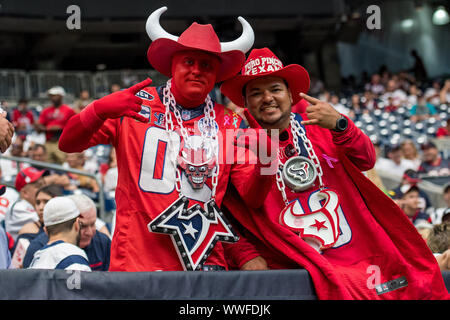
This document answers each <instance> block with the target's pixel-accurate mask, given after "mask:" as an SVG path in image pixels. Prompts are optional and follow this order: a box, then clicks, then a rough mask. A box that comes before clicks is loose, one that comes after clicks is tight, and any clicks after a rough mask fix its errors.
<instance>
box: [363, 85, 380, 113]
mask: <svg viewBox="0 0 450 320" xmlns="http://www.w3.org/2000/svg"><path fill="white" fill-rule="evenodd" d="M361 102H362V105H363V108H364V109H366V110H368V111H369V112H372V111H374V110H376V109H378V101H377V100H376V99H375V94H374V93H373V92H372V91H370V90H366V91H365V92H364V97H363V98H362V99H361Z"/></svg>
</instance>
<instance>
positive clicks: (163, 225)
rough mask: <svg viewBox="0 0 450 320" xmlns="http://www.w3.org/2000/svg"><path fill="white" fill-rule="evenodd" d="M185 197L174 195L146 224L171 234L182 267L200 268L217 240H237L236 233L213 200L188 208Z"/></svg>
mask: <svg viewBox="0 0 450 320" xmlns="http://www.w3.org/2000/svg"><path fill="white" fill-rule="evenodd" d="M188 203H189V200H188V198H187V197H181V198H179V199H177V200H176V201H175V202H174V203H172V205H171V206H169V207H168V208H167V209H166V210H164V211H163V212H162V213H161V214H159V215H158V216H157V217H156V218H155V219H154V220H153V221H151V222H150V223H149V224H148V229H149V231H150V232H156V233H165V234H169V235H170V236H171V237H172V241H173V242H174V245H175V247H176V248H177V253H178V257H179V258H180V261H181V263H182V265H183V267H184V269H185V270H200V269H201V267H202V265H203V263H204V262H205V261H206V259H207V258H208V256H209V255H210V253H211V251H212V250H213V248H214V246H215V245H216V243H217V242H218V241H225V242H236V241H238V240H239V237H238V236H237V234H236V233H235V232H234V230H233V228H232V226H231V225H230V224H229V223H228V222H227V220H226V218H225V216H224V215H223V213H222V212H221V211H220V209H219V208H218V207H217V205H216V203H215V202H214V200H210V201H208V202H206V203H205V205H204V209H203V208H202V207H201V206H200V205H199V204H196V205H194V206H192V207H190V208H188Z"/></svg>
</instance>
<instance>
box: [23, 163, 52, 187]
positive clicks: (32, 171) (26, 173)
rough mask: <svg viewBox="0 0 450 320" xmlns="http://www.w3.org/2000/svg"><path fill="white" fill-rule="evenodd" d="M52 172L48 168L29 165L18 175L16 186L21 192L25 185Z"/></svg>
mask: <svg viewBox="0 0 450 320" xmlns="http://www.w3.org/2000/svg"><path fill="white" fill-rule="evenodd" d="M48 174H50V172H49V171H48V170H38V169H36V168H33V167H28V168H25V169H23V170H21V171H20V172H19V173H18V174H17V176H16V182H15V187H16V190H17V191H19V192H20V190H22V188H23V187H25V186H26V185H27V184H29V183H33V182H35V181H36V180H38V179H39V178H41V177H43V176H46V175H48Z"/></svg>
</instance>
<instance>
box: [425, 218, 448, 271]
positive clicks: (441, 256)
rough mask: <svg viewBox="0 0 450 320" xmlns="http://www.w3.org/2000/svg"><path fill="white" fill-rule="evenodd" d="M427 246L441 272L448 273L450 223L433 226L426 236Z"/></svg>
mask: <svg viewBox="0 0 450 320" xmlns="http://www.w3.org/2000/svg"><path fill="white" fill-rule="evenodd" d="M427 244H428V247H429V248H430V250H431V251H432V252H433V254H434V256H435V257H436V260H437V261H438V264H439V267H440V268H441V270H442V271H450V222H443V223H441V224H438V225H435V226H434V227H433V229H432V230H431V232H430V234H429V235H428V239H427Z"/></svg>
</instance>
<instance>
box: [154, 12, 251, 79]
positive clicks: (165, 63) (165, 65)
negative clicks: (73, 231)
mask: <svg viewBox="0 0 450 320" xmlns="http://www.w3.org/2000/svg"><path fill="white" fill-rule="evenodd" d="M166 10H167V7H162V8H160V9H158V10H156V11H154V12H153V13H152V14H151V15H150V16H149V17H148V19H147V24H146V30H147V34H148V36H149V37H150V39H151V40H152V41H153V42H152V44H151V45H150V47H149V48H148V51H147V58H148V61H149V62H150V64H151V65H152V66H153V67H154V68H155V69H156V70H158V71H159V72H161V73H162V74H164V75H166V76H168V77H171V76H172V56H173V54H174V53H175V52H179V51H185V50H201V51H206V52H208V53H211V54H214V55H215V56H217V57H218V58H219V59H220V60H221V66H220V69H219V72H218V74H217V80H216V81H217V82H220V81H223V80H226V79H228V78H230V77H232V76H233V75H235V74H237V73H238V72H239V70H240V69H241V67H242V64H243V63H244V60H245V53H246V52H247V51H248V50H250V48H251V47H252V45H253V42H254V39H255V37H254V33H253V29H252V27H251V26H250V24H248V22H247V21H245V19H244V18H242V17H239V18H238V20H239V21H240V22H241V24H242V28H243V31H242V35H241V36H240V37H239V38H238V39H236V40H234V41H230V42H220V41H219V38H218V37H217V35H216V33H215V32H214V29H213V27H212V26H211V25H210V24H207V25H202V24H198V23H196V22H194V23H193V24H192V25H191V26H190V27H189V28H187V29H186V30H185V31H184V32H183V33H182V34H181V35H180V37H177V36H174V35H171V34H170V33H167V32H166V31H164V29H163V28H162V27H161V25H160V23H159V18H160V16H161V14H162V13H163V12H164V11H166Z"/></svg>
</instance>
